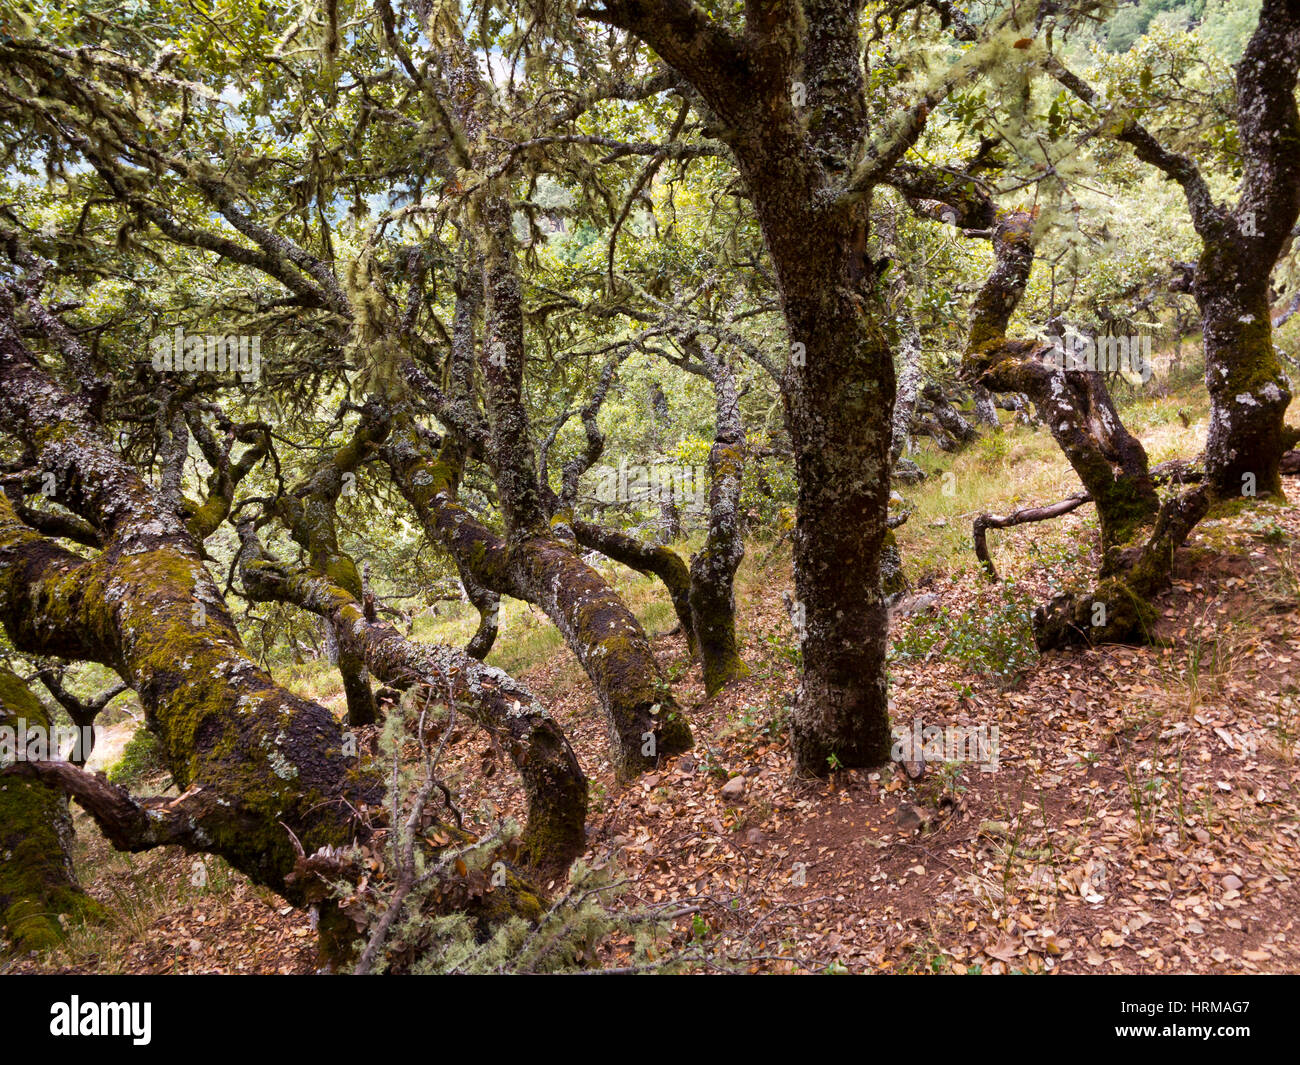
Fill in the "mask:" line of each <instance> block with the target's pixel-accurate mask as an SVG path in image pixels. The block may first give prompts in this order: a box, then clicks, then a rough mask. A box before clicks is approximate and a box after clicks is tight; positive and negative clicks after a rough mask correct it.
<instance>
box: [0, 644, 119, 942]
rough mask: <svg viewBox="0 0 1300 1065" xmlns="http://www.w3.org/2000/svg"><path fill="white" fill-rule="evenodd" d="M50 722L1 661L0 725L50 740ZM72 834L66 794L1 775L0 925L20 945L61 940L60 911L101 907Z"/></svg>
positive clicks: (16, 735) (79, 913)
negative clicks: (82, 872) (80, 879)
mask: <svg viewBox="0 0 1300 1065" xmlns="http://www.w3.org/2000/svg"><path fill="white" fill-rule="evenodd" d="M50 725H51V722H50V717H49V715H48V714H47V713H46V710H45V707H44V706H42V705H41V701H40V700H39V699H37V698H36V696H35V695H33V694H32V692H31V690H30V689H29V688H28V687H27V685H26V684H24V683H23V682H22V679H21V678H20V677H19V676H18V675H17V674H15V673H14V672H12V671H11V670H9V669H7V668H5V667H4V666H2V665H0V729H5V730H11V733H10V734H11V735H12V737H13V740H15V741H20V740H21V737H22V736H23V735H24V734H25V733H28V732H30V731H34V730H43V733H44V736H45V742H46V743H47V744H48V743H49V742H50ZM14 754H15V756H19V757H21V756H24V755H25V752H24V751H22V750H15V751H14ZM50 756H51V757H52V756H53V752H51V754H50ZM0 767H2V764H0ZM72 838H73V829H72V816H71V814H70V813H69V811H68V799H67V796H65V795H64V794H63V793H62V792H61V791H60V790H59V789H58V788H54V787H51V786H50V785H48V784H44V783H41V782H40V781H37V780H21V779H18V778H10V779H6V780H4V781H2V782H0V858H3V860H0V929H2V930H3V931H4V934H5V936H6V937H7V938H8V939H9V940H10V941H11V942H12V943H13V944H14V946H15V947H16V948H17V949H18V950H20V951H28V950H42V949H44V948H46V947H51V946H53V945H54V944H56V943H57V942H58V941H59V940H61V939H62V938H63V933H64V926H63V924H62V923H61V921H60V917H65V918H74V919H76V918H85V917H93V916H98V915H99V914H100V913H102V908H101V907H100V906H99V904H98V903H96V902H95V901H94V899H92V898H90V897H89V896H88V895H87V894H86V893H85V892H84V891H82V890H81V887H80V885H78V883H77V876H76V872H75V870H74V869H73V867H72V854H71V846H72Z"/></svg>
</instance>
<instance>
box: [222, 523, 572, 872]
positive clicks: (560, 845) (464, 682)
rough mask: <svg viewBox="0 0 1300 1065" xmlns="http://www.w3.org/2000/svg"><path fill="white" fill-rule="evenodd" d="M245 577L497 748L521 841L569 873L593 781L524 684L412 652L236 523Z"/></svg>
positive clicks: (420, 649) (330, 586) (250, 588)
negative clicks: (517, 781)
mask: <svg viewBox="0 0 1300 1065" xmlns="http://www.w3.org/2000/svg"><path fill="white" fill-rule="evenodd" d="M239 531H240V539H241V541H242V552H241V555H240V576H241V579H242V580H243V584H244V588H245V590H246V591H247V593H248V594H249V595H250V596H251V597H252V598H254V599H257V600H264V601H274V602H288V603H294V604H296V605H297V606H300V607H302V608H303V609H306V610H310V611H312V612H313V613H316V614H319V615H320V616H321V617H324V618H328V619H329V620H330V621H331V622H332V623H333V624H334V627H335V629H336V631H337V632H338V633H339V634H340V639H341V640H342V642H343V644H344V645H346V647H347V648H348V650H349V651H350V652H351V653H352V654H354V655H355V656H356V657H357V658H358V659H359V660H360V661H362V662H364V663H365V665H366V666H368V667H369V669H370V670H371V671H372V672H373V673H374V674H375V676H377V677H379V678H380V679H381V680H382V681H384V682H385V683H387V684H391V685H392V686H393V687H394V688H397V689H398V690H399V691H405V690H408V689H411V688H417V687H418V688H420V689H422V690H423V691H424V692H425V693H426V694H427V695H428V696H429V697H430V698H431V699H432V700H433V701H435V702H442V703H446V704H450V705H454V706H456V707H457V708H459V709H463V710H464V711H465V712H466V713H467V714H468V716H469V717H470V718H471V719H472V720H473V721H475V722H476V723H477V724H479V725H480V726H482V727H483V728H484V729H485V730H487V731H488V732H490V733H492V734H493V735H494V736H496V737H497V738H498V739H500V740H501V742H502V744H503V746H504V747H505V748H506V750H507V751H508V752H509V754H510V757H511V760H512V761H513V762H514V764H515V766H516V768H518V770H519V773H520V777H521V778H522V780H523V783H524V793H525V797H526V799H527V803H528V818H527V822H526V824H525V826H524V832H523V837H522V839H521V841H520V845H521V851H522V854H523V856H524V858H525V860H526V861H527V862H528V863H529V864H530V865H533V866H536V867H538V868H545V869H559V870H563V869H566V868H567V867H568V865H569V864H570V863H571V862H572V861H573V859H574V858H576V857H577V856H578V855H580V854H581V853H582V852H583V851H584V850H585V849H586V836H585V825H586V814H587V779H586V777H584V776H583V774H582V770H581V769H580V768H579V766H578V759H577V756H576V755H574V753H573V749H572V748H571V747H570V746H569V742H568V740H567V739H565V736H564V733H563V732H562V731H561V729H560V727H559V726H558V725H557V724H556V723H555V721H554V720H552V719H551V718H550V716H549V715H547V713H546V711H545V710H544V709H543V708H542V706H541V705H540V704H539V703H538V702H537V700H536V699H535V698H534V697H533V695H532V693H531V692H529V691H528V689H527V688H525V687H524V686H523V685H522V684H520V683H519V682H518V681H516V680H515V679H514V678H512V677H511V676H509V675H508V674H506V673H504V672H503V671H501V670H499V669H494V668H493V667H491V666H485V665H483V664H482V663H480V662H478V661H477V660H475V659H473V658H472V657H470V656H469V655H468V654H467V653H465V652H458V651H454V650H452V649H451V648H447V647H437V646H429V645H426V644H420V643H416V642H414V641H412V640H408V639H407V638H406V637H404V636H402V635H401V634H400V633H399V632H398V631H397V630H396V629H394V628H393V627H392V626H391V625H388V624H387V623H385V622H382V621H377V620H372V619H369V618H367V617H366V614H365V611H364V609H363V607H362V605H361V604H360V603H359V602H357V600H356V599H355V598H354V597H353V596H352V595H351V593H350V592H348V591H347V589H345V588H343V587H341V586H339V585H337V584H335V583H333V582H332V581H330V580H329V578H328V577H327V576H326V575H324V574H322V573H318V572H313V571H311V570H310V569H308V568H303V569H298V570H292V569H289V568H286V567H285V566H284V565H282V564H280V563H279V562H277V561H275V560H273V559H271V558H269V557H268V556H267V554H266V553H265V551H264V550H263V548H262V546H261V544H260V543H259V542H258V540H257V537H256V535H255V533H254V532H253V527H252V522H251V521H246V522H242V523H241V524H240V529H239Z"/></svg>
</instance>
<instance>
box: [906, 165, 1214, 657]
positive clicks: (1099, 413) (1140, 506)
mask: <svg viewBox="0 0 1300 1065" xmlns="http://www.w3.org/2000/svg"><path fill="white" fill-rule="evenodd" d="M983 154H984V152H983V150H982V151H981V156H982V155H983ZM896 179H897V183H898V186H899V188H900V190H901V191H903V192H904V194H905V195H906V196H908V198H909V200H910V201H911V202H912V203H913V204H914V206H917V207H918V208H920V209H921V210H922V211H923V212H924V213H926V214H929V215H931V216H932V217H935V218H941V219H942V220H943V221H945V222H948V223H949V224H953V225H959V226H961V227H962V228H964V229H967V230H976V231H982V232H983V234H984V235H986V236H987V237H989V239H991V240H992V243H993V251H994V259H995V265H994V269H993V272H992V273H991V274H990V275H989V278H988V280H987V281H986V282H985V283H984V285H983V286H982V287H981V289H980V291H979V292H978V294H977V295H976V298H975V300H974V303H973V305H972V309H971V323H970V328H969V331H968V334H967V342H966V351H965V355H964V365H963V370H964V372H965V373H966V375H967V376H968V378H970V379H971V380H973V381H977V382H978V383H979V384H980V385H982V386H984V387H986V388H988V389H990V390H991V391H994V392H998V393H1010V394H1024V395H1026V396H1028V397H1029V399H1030V400H1031V402H1033V404H1034V406H1035V408H1036V409H1037V411H1038V414H1039V417H1040V418H1042V420H1043V422H1044V423H1045V424H1046V425H1047V427H1048V429H1049V431H1050V432H1051V434H1052V437H1053V439H1054V440H1055V441H1056V443H1057V445H1058V446H1059V447H1060V448H1061V451H1062V452H1063V453H1064V455H1065V457H1066V459H1067V460H1068V461H1069V463H1070V465H1071V466H1072V467H1073V468H1074V471H1075V473H1077V474H1078V476H1079V479H1080V480H1081V481H1082V482H1083V485H1084V488H1085V489H1086V490H1087V493H1088V498H1090V499H1091V500H1092V501H1093V502H1094V503H1095V504H1096V505H1097V512H1098V517H1099V521H1100V526H1101V548H1102V563H1101V567H1100V572H1099V574H1098V577H1099V582H1098V584H1097V585H1096V587H1095V588H1092V589H1089V590H1087V591H1084V592H1072V593H1067V594H1065V595H1061V596H1058V597H1057V598H1056V599H1054V600H1053V601H1052V602H1050V603H1048V604H1046V605H1044V606H1042V607H1040V608H1038V609H1037V610H1036V611H1035V613H1034V618H1033V621H1034V634H1035V640H1036V642H1037V644H1038V646H1039V648H1040V649H1042V650H1048V649H1051V648H1055V647H1062V646H1065V645H1068V644H1071V643H1106V642H1132V641H1136V642H1141V641H1144V640H1148V639H1150V637H1151V632H1152V627H1153V625H1154V620H1155V611H1154V608H1153V607H1152V606H1151V605H1150V601H1151V599H1152V598H1153V597H1154V596H1155V595H1157V594H1158V593H1159V592H1160V591H1162V590H1163V589H1164V588H1166V587H1167V586H1168V582H1169V574H1170V571H1171V569H1172V566H1173V560H1174V553H1175V552H1176V550H1177V549H1178V548H1179V547H1180V546H1181V545H1182V543H1183V541H1184V540H1185V539H1186V538H1187V536H1188V534H1189V533H1190V532H1191V530H1192V528H1193V527H1194V526H1195V525H1196V523H1197V522H1198V521H1199V520H1200V519H1201V517H1202V516H1204V514H1205V510H1206V499H1205V493H1204V492H1202V491H1199V490H1194V491H1192V492H1188V493H1186V494H1184V495H1182V496H1177V497H1173V498H1170V499H1169V500H1166V501H1165V502H1164V503H1163V504H1162V503H1161V501H1160V499H1159V497H1158V496H1157V494H1156V489H1155V482H1154V480H1153V478H1152V476H1151V471H1150V467H1149V462H1148V459H1147V453H1146V449H1145V448H1144V447H1143V446H1142V443H1141V441H1140V440H1138V439H1137V438H1136V437H1135V436H1133V435H1132V434H1131V433H1130V432H1129V431H1128V430H1127V429H1126V428H1125V427H1124V424H1123V422H1122V421H1121V419H1120V417H1119V412H1118V411H1117V410H1116V409H1115V404H1114V402H1113V400H1112V399H1111V396H1110V392H1109V391H1108V390H1107V388H1106V384H1105V380H1104V378H1103V377H1102V375H1101V374H1100V373H1096V372H1091V371H1086V370H1071V369H1067V368H1066V367H1065V366H1064V365H1063V364H1059V363H1060V360H1059V359H1057V358H1056V357H1055V352H1054V351H1053V349H1052V348H1051V347H1050V346H1049V345H1045V344H1042V343H1040V342H1038V341H1034V340H1021V339H1009V338H1008V337H1007V336H1006V330H1007V326H1008V324H1009V322H1010V319H1011V315H1012V314H1013V313H1014V311H1015V309H1016V307H1017V305H1018V304H1019V302H1020V299H1021V297H1022V296H1023V295H1024V291H1025V286H1026V285H1027V284H1028V281H1029V275H1030V271H1031V270H1032V269H1033V261H1034V244H1035V242H1034V225H1035V219H1034V216H1033V215H1032V214H1030V213H1028V212H1025V211H1001V212H1000V211H997V210H996V208H995V206H994V204H993V203H992V201H991V200H990V199H989V198H988V197H987V196H986V195H985V194H984V193H982V192H980V191H979V190H978V188H977V186H976V184H975V183H974V182H962V181H957V180H954V178H953V175H952V174H951V173H949V172H946V171H945V172H927V171H923V170H920V169H917V168H906V169H904V170H902V171H900V172H899V173H898V174H897V175H896ZM940 206H943V207H946V211H940V210H938V208H939V207H940ZM981 223H984V225H981Z"/></svg>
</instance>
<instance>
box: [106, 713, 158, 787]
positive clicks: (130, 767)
mask: <svg viewBox="0 0 1300 1065" xmlns="http://www.w3.org/2000/svg"><path fill="white" fill-rule="evenodd" d="M166 772H168V769H167V763H166V762H165V761H164V760H163V749H162V744H161V743H159V742H158V737H157V736H155V735H154V734H153V733H152V732H151V731H150V730H149V729H148V728H147V727H145V726H144V725H141V726H140V727H139V728H138V729H136V730H135V735H134V736H132V737H131V739H130V741H129V742H128V743H127V745H126V746H125V747H124V748H122V757H121V759H120V760H119V761H118V762H117V764H116V765H114V766H113V768H111V769H110V770H109V771H108V779H109V782H110V783H112V784H118V785H120V786H121V787H124V788H132V787H135V786H136V785H137V784H139V783H141V782H142V781H145V780H151V779H153V778H154V777H157V776H161V775H162V774H164V773H166Z"/></svg>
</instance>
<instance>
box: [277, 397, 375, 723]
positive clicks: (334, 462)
mask: <svg viewBox="0 0 1300 1065" xmlns="http://www.w3.org/2000/svg"><path fill="white" fill-rule="evenodd" d="M387 424H388V423H387V421H386V420H385V419H383V418H363V419H362V420H361V423H360V427H359V428H358V430H357V431H356V433H354V435H353V437H352V439H351V440H350V441H348V443H347V444H345V445H344V446H343V447H340V448H338V449H337V450H335V451H334V452H332V453H331V454H330V455H329V456H328V457H327V458H326V459H325V461H323V462H321V463H320V464H319V465H318V466H317V468H316V469H315V470H314V471H313V472H312V473H311V474H310V475H309V476H308V477H307V478H305V479H304V480H303V481H302V482H301V483H300V484H298V485H296V486H295V487H294V488H292V489H291V490H290V491H289V492H287V493H285V494H284V495H282V496H280V497H279V498H278V499H277V500H276V502H275V505H274V509H275V511H276V513H277V514H278V515H279V517H280V518H281V520H282V521H283V522H284V524H285V526H286V527H287V528H288V530H289V534H290V535H291V536H292V537H293V539H294V541H295V542H296V543H297V544H298V545H299V546H300V547H302V548H303V550H304V551H306V552H307V557H308V558H309V559H310V561H311V565H312V567H313V568H314V569H316V570H317V571H318V572H320V573H323V574H326V575H327V576H328V577H329V579H330V580H331V581H333V582H334V583H335V584H337V585H339V586H340V587H341V588H344V589H345V590H346V591H347V592H348V594H349V595H351V596H352V597H353V598H354V599H355V600H356V601H357V602H361V601H362V600H363V598H364V591H363V588H362V581H361V571H360V569H358V567H357V564H356V561H355V560H354V559H353V558H352V557H351V556H350V555H348V554H347V553H346V552H345V551H344V550H343V549H342V548H341V547H340V546H339V540H338V531H337V525H338V521H337V514H336V511H337V507H338V501H339V497H340V495H342V494H343V493H344V491H345V486H348V485H355V483H356V476H357V470H358V469H359V468H360V466H361V464H362V463H364V462H366V461H368V460H369V459H370V458H371V457H373V456H374V455H375V454H376V453H377V451H378V449H379V447H380V446H381V445H382V443H383V438H384V435H385V434H386V432H387ZM327 620H328V619H327ZM337 665H338V669H339V673H340V675H341V676H342V679H343V692H344V695H345V697H346V699H347V708H348V724H349V725H371V724H374V722H375V721H376V720H377V719H378V717H379V712H378V709H377V708H376V706H375V696H374V692H373V690H372V689H371V687H370V678H369V676H368V675H367V673H366V666H365V663H364V662H363V661H362V660H361V659H360V658H359V657H357V655H356V653H355V652H354V651H353V650H352V648H351V647H350V646H349V645H348V641H346V640H340V641H338V658H337Z"/></svg>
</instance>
